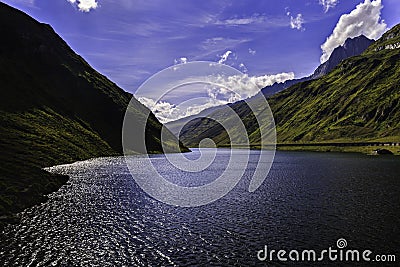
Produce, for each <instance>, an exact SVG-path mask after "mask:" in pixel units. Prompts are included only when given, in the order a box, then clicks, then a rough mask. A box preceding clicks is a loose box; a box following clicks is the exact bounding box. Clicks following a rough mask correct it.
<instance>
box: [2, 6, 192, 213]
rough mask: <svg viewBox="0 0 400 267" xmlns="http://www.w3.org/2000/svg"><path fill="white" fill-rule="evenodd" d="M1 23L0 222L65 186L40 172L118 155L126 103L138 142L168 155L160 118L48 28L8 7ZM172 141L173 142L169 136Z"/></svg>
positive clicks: (138, 149)
mask: <svg viewBox="0 0 400 267" xmlns="http://www.w3.org/2000/svg"><path fill="white" fill-rule="evenodd" d="M0 24H1V27H0V36H2V41H1V42H0V82H1V83H0V84H1V85H0V86H1V88H0V114H1V117H0V151H1V158H0V159H1V161H2V164H1V167H0V216H1V215H3V214H7V213H12V212H16V211H20V210H21V209H23V208H25V207H26V206H29V205H32V204H35V203H38V201H40V200H43V199H44V197H43V194H46V193H49V192H51V191H54V190H56V189H57V188H59V186H60V185H61V184H63V183H65V181H66V180H67V177H63V176H56V175H52V174H49V173H47V172H45V171H43V170H42V169H41V168H43V167H47V166H52V165H55V164H61V163H69V162H73V161H77V160H83V159H88V158H91V157H99V156H111V155H120V154H121V153H122V144H121V138H122V123H123V119H124V116H125V111H126V109H127V107H128V105H129V106H130V110H131V116H130V119H132V120H133V122H134V123H137V125H138V126H143V129H144V127H146V131H145V132H143V133H140V134H141V136H138V138H143V140H146V148H147V149H148V151H150V152H154V153H159V152H162V147H161V143H160V135H161V128H162V125H161V124H160V123H159V122H158V120H157V119H156V118H155V116H154V115H153V114H152V113H151V112H150V111H149V110H148V109H147V108H146V107H145V106H143V105H142V104H141V103H139V102H138V101H137V100H136V99H133V98H132V95H131V94H129V93H127V92H125V91H123V90H122V89H121V88H119V87H118V86H117V85H116V84H115V83H113V82H111V81H110V80H108V79H107V78H106V77H105V76H103V75H101V74H100V73H98V72H97V71H96V70H94V69H93V68H92V67H90V66H89V64H88V63H87V62H86V61H85V60H84V59H83V58H82V57H80V56H79V55H77V54H76V53H74V51H73V50H72V49H71V48H70V47H69V46H68V45H67V44H66V42H65V41H64V40H62V39H61V38H60V37H59V36H58V35H57V34H56V33H55V32H54V30H53V29H52V28H51V27H50V26H49V25H46V24H43V23H39V22H37V21H36V20H34V19H33V18H31V17H29V16H28V15H26V14H25V13H23V12H21V11H19V10H16V9H14V8H12V7H10V6H8V5H6V4H4V3H0ZM131 100H132V101H131ZM130 101H131V102H130ZM129 103H130V104H129ZM147 116H148V118H147ZM167 135H168V134H167ZM168 138H170V139H171V140H173V139H175V137H174V136H173V135H172V134H171V133H169V136H168ZM168 138H167V140H169V139H168ZM130 149H131V150H132V151H136V152H145V151H143V150H144V148H143V147H138V146H136V147H130ZM182 149H184V148H182Z"/></svg>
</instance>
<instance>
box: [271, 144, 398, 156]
mask: <svg viewBox="0 0 400 267" xmlns="http://www.w3.org/2000/svg"><path fill="white" fill-rule="evenodd" d="M378 149H386V150H389V151H390V152H392V153H393V155H394V156H400V147H398V146H352V145H348V146H330V145H325V146H321V145H313V144H308V145H300V144H299V145H288V146H286V145H277V147H276V150H281V151H312V152H325V153H329V152H339V153H361V154H366V155H379V154H376V153H374V151H376V150H378Z"/></svg>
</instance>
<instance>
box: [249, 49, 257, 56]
mask: <svg viewBox="0 0 400 267" xmlns="http://www.w3.org/2000/svg"><path fill="white" fill-rule="evenodd" d="M256 53H257V51H256V50H253V49H251V48H249V54H250V55H253V56H254V55H255V54H256Z"/></svg>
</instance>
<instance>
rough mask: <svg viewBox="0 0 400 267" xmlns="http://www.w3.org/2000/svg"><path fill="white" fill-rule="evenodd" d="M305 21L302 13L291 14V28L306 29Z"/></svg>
mask: <svg viewBox="0 0 400 267" xmlns="http://www.w3.org/2000/svg"><path fill="white" fill-rule="evenodd" d="M288 16H290V12H288ZM303 23H304V19H303V15H302V14H297V16H296V17H293V16H290V28H292V29H297V30H300V31H304V30H305V28H304V27H303Z"/></svg>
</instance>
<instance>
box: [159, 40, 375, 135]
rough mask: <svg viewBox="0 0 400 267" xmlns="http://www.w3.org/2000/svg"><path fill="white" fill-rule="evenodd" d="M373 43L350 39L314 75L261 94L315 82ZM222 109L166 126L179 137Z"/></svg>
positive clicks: (214, 109)
mask: <svg viewBox="0 0 400 267" xmlns="http://www.w3.org/2000/svg"><path fill="white" fill-rule="evenodd" d="M373 42H374V41H373V40H370V39H368V38H367V37H365V36H364V35H361V36H359V37H356V38H353V39H350V38H349V39H347V40H346V42H345V43H344V45H343V46H340V47H337V48H335V50H334V51H333V52H332V54H331V56H330V57H329V60H328V61H326V62H325V63H323V64H321V65H320V66H319V67H318V68H317V69H316V70H315V72H314V73H313V74H312V75H310V76H307V77H303V78H299V79H293V80H287V81H285V82H283V83H274V84H273V85H270V86H267V87H264V88H262V89H261V93H262V94H264V96H266V97H268V96H272V95H274V94H276V93H278V92H280V91H283V90H285V89H286V88H289V87H291V86H293V85H295V84H298V83H301V82H305V81H309V80H313V79H317V78H319V77H321V76H323V75H325V74H327V73H329V72H330V71H331V70H332V69H334V68H335V67H336V66H337V65H338V64H339V63H340V62H341V61H343V60H344V59H347V58H349V57H352V56H357V55H360V54H361V53H362V52H364V50H365V49H367V47H368V46H369V45H370V44H372V43H373ZM221 107H223V106H218V107H212V108H208V109H205V110H203V111H202V112H201V113H199V114H196V115H192V116H189V117H185V118H182V119H179V120H176V121H172V122H169V123H167V124H165V125H166V126H167V127H168V129H169V130H170V131H171V132H172V133H173V134H175V135H176V136H178V132H177V130H178V129H180V128H182V126H183V125H184V124H186V123H187V122H190V121H191V120H195V119H196V118H201V117H207V115H209V114H212V113H213V112H214V111H216V110H217V109H220V108H221ZM192 126H193V125H192ZM192 126H191V127H192Z"/></svg>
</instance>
